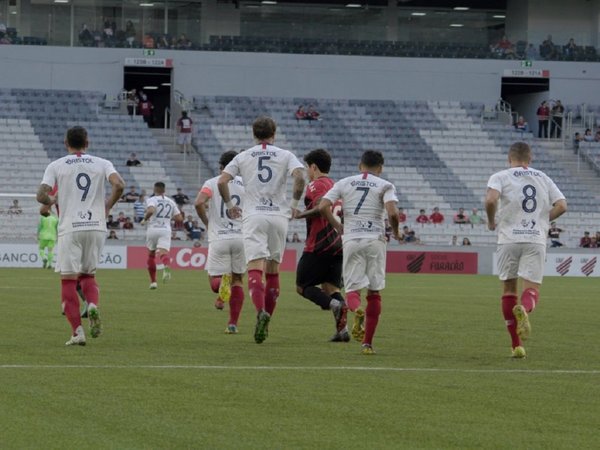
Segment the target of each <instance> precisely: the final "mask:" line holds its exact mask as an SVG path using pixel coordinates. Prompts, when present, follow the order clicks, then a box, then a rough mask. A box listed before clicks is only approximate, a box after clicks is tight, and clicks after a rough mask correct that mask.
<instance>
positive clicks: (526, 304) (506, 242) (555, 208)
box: [485, 142, 567, 358]
mask: <svg viewBox="0 0 600 450" xmlns="http://www.w3.org/2000/svg"><path fill="white" fill-rule="evenodd" d="M531 157H532V156H531V148H530V147H529V145H528V144H526V143H525V142H516V143H514V144H513V145H512V146H511V147H510V150H509V152H508V164H509V166H510V167H509V168H508V169H505V170H501V171H499V172H496V173H495V174H493V175H492V176H491V177H490V179H489V181H488V184H487V193H486V198H485V209H486V213H487V217H488V228H489V229H490V230H492V231H493V230H496V229H497V230H498V250H497V263H498V273H499V277H500V280H501V281H502V282H503V295H502V313H503V315H504V319H505V321H506V327H507V329H508V332H509V334H510V336H511V341H512V356H513V357H515V358H524V357H525V349H524V348H523V346H522V342H521V340H523V339H527V338H528V337H529V334H530V332H531V325H530V323H529V314H530V313H531V312H532V311H533V310H534V308H535V306H536V304H537V303H538V300H539V288H540V286H541V284H542V278H543V275H544V262H545V260H546V236H548V229H549V228H550V222H551V221H552V220H554V219H556V218H557V217H559V216H561V215H562V214H564V212H565V211H566V210H567V202H566V200H565V196H564V195H563V194H562V192H561V191H560V190H559V189H558V187H557V186H556V184H555V183H554V181H552V179H550V177H549V176H548V175H546V174H545V173H544V172H542V171H541V170H537V169H534V168H533V167H530V166H529V164H530V163H531ZM496 213H497V216H498V217H497V218H496ZM519 278H521V279H522V280H523V283H522V284H523V286H522V287H523V290H522V292H521V302H520V303H518V302H517V293H518V286H517V281H518V279H519Z"/></svg>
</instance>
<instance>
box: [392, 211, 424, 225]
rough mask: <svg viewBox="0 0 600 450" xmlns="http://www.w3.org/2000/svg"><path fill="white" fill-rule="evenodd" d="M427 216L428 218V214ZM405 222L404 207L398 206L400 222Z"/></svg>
mask: <svg viewBox="0 0 600 450" xmlns="http://www.w3.org/2000/svg"><path fill="white" fill-rule="evenodd" d="M423 212H425V210H423ZM425 217H426V218H427V216H425ZM428 220H429V219H428ZM404 222H406V213H405V212H404V208H398V223H404Z"/></svg>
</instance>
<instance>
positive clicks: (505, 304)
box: [502, 294, 521, 348]
mask: <svg viewBox="0 0 600 450" xmlns="http://www.w3.org/2000/svg"><path fill="white" fill-rule="evenodd" d="M516 304H517V296H516V295H512V294H510V295H503V296H502V315H503V316H504V320H505V321H506V328H507V329H508V334H510V339H511V341H512V348H515V347H518V346H519V345H521V339H519V335H518V334H517V319H515V315H514V314H513V311H512V310H513V308H514V307H515V305H516Z"/></svg>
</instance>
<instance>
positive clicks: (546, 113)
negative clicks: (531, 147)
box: [536, 101, 550, 138]
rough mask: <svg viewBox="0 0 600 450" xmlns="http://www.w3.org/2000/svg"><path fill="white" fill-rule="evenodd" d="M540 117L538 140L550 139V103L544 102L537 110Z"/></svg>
mask: <svg viewBox="0 0 600 450" xmlns="http://www.w3.org/2000/svg"><path fill="white" fill-rule="evenodd" d="M536 114H537V117H538V138H547V137H548V121H549V120H550V108H549V107H548V103H547V102H546V101H543V102H542V103H541V105H540V106H539V108H538V109H537V113H536Z"/></svg>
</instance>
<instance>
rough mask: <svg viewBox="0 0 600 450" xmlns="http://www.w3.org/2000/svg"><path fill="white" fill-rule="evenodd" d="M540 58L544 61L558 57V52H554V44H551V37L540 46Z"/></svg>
mask: <svg viewBox="0 0 600 450" xmlns="http://www.w3.org/2000/svg"><path fill="white" fill-rule="evenodd" d="M540 56H541V57H542V58H544V59H546V60H548V59H554V58H556V57H557V56H558V52H557V51H556V46H555V45H554V42H552V36H551V35H548V37H547V38H546V40H545V41H544V42H542V45H541V46H540Z"/></svg>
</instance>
